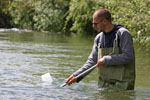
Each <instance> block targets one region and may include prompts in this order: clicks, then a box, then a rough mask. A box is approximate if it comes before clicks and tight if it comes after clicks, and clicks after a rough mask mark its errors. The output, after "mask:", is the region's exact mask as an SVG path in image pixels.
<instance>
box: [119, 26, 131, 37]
mask: <svg viewBox="0 0 150 100" xmlns="http://www.w3.org/2000/svg"><path fill="white" fill-rule="evenodd" d="M118 35H121V36H123V35H131V34H130V32H129V30H128V29H126V28H124V27H121V28H120V29H119V30H118Z"/></svg>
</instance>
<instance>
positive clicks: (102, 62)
mask: <svg viewBox="0 0 150 100" xmlns="http://www.w3.org/2000/svg"><path fill="white" fill-rule="evenodd" d="M103 65H104V58H101V59H99V60H98V61H97V64H96V66H97V67H99V66H103Z"/></svg>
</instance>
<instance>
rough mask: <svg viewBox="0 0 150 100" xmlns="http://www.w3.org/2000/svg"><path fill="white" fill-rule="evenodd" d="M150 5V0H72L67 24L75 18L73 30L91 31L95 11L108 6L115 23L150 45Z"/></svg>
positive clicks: (137, 39)
mask: <svg viewBox="0 0 150 100" xmlns="http://www.w3.org/2000/svg"><path fill="white" fill-rule="evenodd" d="M149 5H150V0H71V2H70V9H69V15H68V16H67V19H66V24H67V23H68V21H69V20H73V26H72V27H71V30H74V31H77V33H79V34H83V33H89V32H91V31H89V30H88V29H90V30H91V21H92V14H93V13H94V11H95V10H97V9H99V8H107V9H108V10H109V11H110V12H111V14H112V17H113V22H114V23H117V24H121V25H123V26H124V27H126V28H127V29H129V31H130V32H131V34H132V35H133V36H134V37H135V38H136V39H135V40H136V41H139V40H140V43H144V42H145V43H146V44H147V46H148V45H150V39H149V38H150V34H149V33H150V6H149ZM90 34H92V32H91V33H90ZM139 34H142V35H139ZM143 40H144V42H143Z"/></svg>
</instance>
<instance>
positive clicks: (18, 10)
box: [9, 0, 69, 31]
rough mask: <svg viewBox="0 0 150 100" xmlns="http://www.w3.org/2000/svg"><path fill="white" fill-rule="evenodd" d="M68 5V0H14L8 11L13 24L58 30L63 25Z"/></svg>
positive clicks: (20, 26)
mask: <svg viewBox="0 0 150 100" xmlns="http://www.w3.org/2000/svg"><path fill="white" fill-rule="evenodd" d="M68 5H69V1H68V0H57V1H56V0H36V1H35V0H15V1H13V2H12V3H11V6H10V8H9V11H10V13H11V16H12V17H13V20H12V24H13V26H16V27H19V28H28V29H34V30H42V31H49V30H55V31H58V30H60V29H61V28H62V27H63V24H64V22H63V21H64V15H65V12H66V11H67V10H68Z"/></svg>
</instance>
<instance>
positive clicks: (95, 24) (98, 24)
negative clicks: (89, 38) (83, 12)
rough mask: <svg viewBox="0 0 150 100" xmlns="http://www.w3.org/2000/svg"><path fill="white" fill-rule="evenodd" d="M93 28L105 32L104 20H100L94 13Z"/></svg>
mask: <svg viewBox="0 0 150 100" xmlns="http://www.w3.org/2000/svg"><path fill="white" fill-rule="evenodd" d="M93 28H94V29H96V30H97V31H98V32H103V31H104V28H105V26H104V24H103V20H99V19H98V17H97V15H95V14H94V15H93Z"/></svg>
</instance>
